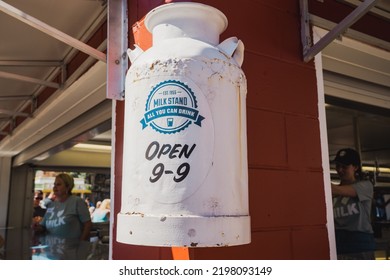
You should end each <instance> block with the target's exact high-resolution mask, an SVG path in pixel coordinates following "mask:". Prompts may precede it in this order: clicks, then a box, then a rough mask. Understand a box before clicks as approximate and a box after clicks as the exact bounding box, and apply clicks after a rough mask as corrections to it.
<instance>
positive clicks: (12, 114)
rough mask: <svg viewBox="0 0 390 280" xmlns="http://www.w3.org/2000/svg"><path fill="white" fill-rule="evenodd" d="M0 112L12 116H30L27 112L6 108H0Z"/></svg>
mask: <svg viewBox="0 0 390 280" xmlns="http://www.w3.org/2000/svg"><path fill="white" fill-rule="evenodd" d="M0 114H4V115H8V116H13V117H28V116H30V114H28V113H23V112H14V111H11V110H6V109H0Z"/></svg>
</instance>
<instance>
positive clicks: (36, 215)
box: [33, 190, 46, 223]
mask: <svg viewBox="0 0 390 280" xmlns="http://www.w3.org/2000/svg"><path fill="white" fill-rule="evenodd" d="M42 199H43V192H42V191H40V190H39V191H35V192H34V202H33V203H34V210H33V223H34V222H35V223H39V222H40V221H41V220H42V218H43V216H44V215H45V213H46V209H45V208H42V207H41V201H42Z"/></svg>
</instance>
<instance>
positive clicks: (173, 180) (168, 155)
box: [117, 2, 250, 247]
mask: <svg viewBox="0 0 390 280" xmlns="http://www.w3.org/2000/svg"><path fill="white" fill-rule="evenodd" d="M145 25H146V28H147V29H148V30H149V31H150V32H151V33H152V35H153V46H152V47H151V48H150V49H148V50H146V51H143V50H141V49H140V48H139V47H138V46H135V49H134V50H128V55H129V58H130V60H131V62H132V65H131V67H130V69H129V71H128V73H127V75H126V92H125V108H126V109H125V127H124V155H123V173H122V174H123V178H122V179H123V181H122V198H121V212H120V213H119V214H118V216H117V241H118V242H122V243H127V244H138V245H150V246H175V247H176V246H180V247H187V246H188V247H217V246H234V245H240V244H247V243H249V242H250V217H249V210H248V166H247V140H246V93H247V88H246V78H245V75H244V73H243V71H242V70H241V68H240V67H241V64H242V62H243V53H244V45H243V43H242V42H241V41H240V40H238V39H237V38H235V37H232V38H229V39H226V40H225V41H223V42H222V43H220V44H219V35H220V34H221V33H222V32H223V31H224V30H225V29H226V27H227V19H226V17H225V15H224V14H223V13H222V12H220V11H219V10H217V9H215V8H213V7H210V6H208V5H204V4H200V3H186V2H178V3H171V4H165V5H162V6H159V7H157V8H156V9H154V10H152V11H150V12H149V13H148V14H147V16H146V18H145Z"/></svg>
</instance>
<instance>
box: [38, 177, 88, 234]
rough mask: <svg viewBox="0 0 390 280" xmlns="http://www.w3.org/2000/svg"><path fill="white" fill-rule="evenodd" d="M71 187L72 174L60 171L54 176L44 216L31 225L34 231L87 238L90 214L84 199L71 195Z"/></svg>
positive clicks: (72, 181) (72, 182)
mask: <svg viewBox="0 0 390 280" xmlns="http://www.w3.org/2000/svg"><path fill="white" fill-rule="evenodd" d="M73 187H74V179H73V177H72V176H70V175H68V174H66V173H61V174H59V175H57V176H56V177H55V181H54V187H53V195H51V196H50V197H51V201H45V205H46V207H47V210H46V213H45V216H44V217H43V220H42V221H41V222H40V223H39V224H35V225H34V227H33V229H34V230H35V231H36V232H43V231H46V232H47V233H48V234H50V235H54V236H58V237H62V238H68V239H79V240H87V241H88V240H89V234H90V230H91V226H92V222H91V216H90V214H89V211H88V207H87V205H86V203H85V201H84V200H83V199H81V198H80V197H78V196H75V195H72V189H73Z"/></svg>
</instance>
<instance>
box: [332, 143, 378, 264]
mask: <svg viewBox="0 0 390 280" xmlns="http://www.w3.org/2000/svg"><path fill="white" fill-rule="evenodd" d="M334 162H335V163H336V171H337V174H338V176H339V177H340V183H339V184H332V185H331V188H332V196H333V214H334V223H335V231H336V247H337V255H338V259H374V258H375V254H374V253H375V240H374V234H373V233H374V232H373V229H372V226H371V204H372V199H373V192H374V187H373V185H372V183H371V182H370V181H369V180H365V179H364V176H363V173H362V169H361V160H360V156H359V153H358V152H357V151H356V150H354V149H350V148H345V149H341V150H339V151H338V152H337V154H336V157H335V159H334Z"/></svg>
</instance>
